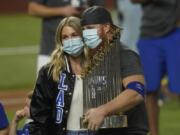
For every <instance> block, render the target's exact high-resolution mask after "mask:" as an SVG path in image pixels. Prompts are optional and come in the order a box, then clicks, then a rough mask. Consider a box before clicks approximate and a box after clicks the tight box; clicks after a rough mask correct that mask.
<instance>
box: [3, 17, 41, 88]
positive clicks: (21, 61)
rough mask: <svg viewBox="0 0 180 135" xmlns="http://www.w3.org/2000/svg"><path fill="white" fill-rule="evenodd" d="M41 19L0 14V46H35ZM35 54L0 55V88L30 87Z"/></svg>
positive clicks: (32, 81)
mask: <svg viewBox="0 0 180 135" xmlns="http://www.w3.org/2000/svg"><path fill="white" fill-rule="evenodd" d="M40 30H41V21H40V19H39V18H36V17H31V16H28V15H26V14H16V15H0V48H8V47H25V46H35V45H36V46H37V45H38V44H39V40H40V34H41V32H40ZM36 56H37V54H24V55H17V56H16V55H4V56H3V55H0V63H1V64H0V65H1V66H0V90H6V89H24V88H32V87H33V84H34V81H35V78H36Z"/></svg>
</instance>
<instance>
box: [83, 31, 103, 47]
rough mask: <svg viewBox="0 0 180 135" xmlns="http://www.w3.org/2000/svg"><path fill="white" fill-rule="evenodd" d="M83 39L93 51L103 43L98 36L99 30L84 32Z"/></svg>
mask: <svg viewBox="0 0 180 135" xmlns="http://www.w3.org/2000/svg"><path fill="white" fill-rule="evenodd" d="M83 38H84V42H85V44H86V45H87V46H88V47H89V48H91V49H94V48H96V47H97V46H98V45H99V44H100V43H101V42H102V39H101V38H100V37H99V35H98V32H97V29H85V30H83Z"/></svg>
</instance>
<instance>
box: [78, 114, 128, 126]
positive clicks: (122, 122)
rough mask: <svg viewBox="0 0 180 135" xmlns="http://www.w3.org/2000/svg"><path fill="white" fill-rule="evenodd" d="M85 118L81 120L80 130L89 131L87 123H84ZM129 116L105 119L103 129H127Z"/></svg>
mask: <svg viewBox="0 0 180 135" xmlns="http://www.w3.org/2000/svg"><path fill="white" fill-rule="evenodd" d="M84 119H85V118H84V117H81V118H80V128H81V129H82V128H83V129H87V126H88V125H87V123H83V120H84ZM127 126H128V123H127V116H126V115H111V116H108V117H106V118H105V119H104V122H103V124H102V125H101V127H100V128H101V129H103V128H123V127H127Z"/></svg>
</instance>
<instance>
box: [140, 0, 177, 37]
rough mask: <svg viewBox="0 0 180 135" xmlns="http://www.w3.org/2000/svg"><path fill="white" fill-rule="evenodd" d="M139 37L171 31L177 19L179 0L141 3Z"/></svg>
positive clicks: (155, 35) (160, 34)
mask: <svg viewBox="0 0 180 135" xmlns="http://www.w3.org/2000/svg"><path fill="white" fill-rule="evenodd" d="M142 7H143V12H144V13H143V17H142V26H141V37H142V38H144V37H145V38H149V37H158V36H163V35H165V34H167V33H169V32H170V31H172V30H173V29H174V28H175V26H176V22H177V20H178V19H179V15H178V12H179V11H180V1H179V0H158V1H157V2H151V1H150V0H149V2H147V3H146V4H144V5H142Z"/></svg>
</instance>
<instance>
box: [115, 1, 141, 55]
mask: <svg viewBox="0 0 180 135" xmlns="http://www.w3.org/2000/svg"><path fill="white" fill-rule="evenodd" d="M116 2H117V10H118V19H119V22H120V24H121V27H122V28H123V30H122V34H121V42H122V43H124V44H125V45H127V46H128V47H129V48H131V49H132V50H134V51H137V49H136V44H137V41H138V38H139V34H140V25H141V16H142V9H141V6H140V5H138V4H133V3H132V2H131V0H116Z"/></svg>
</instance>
